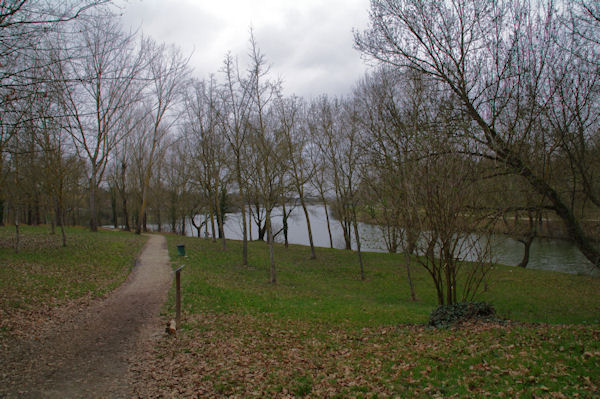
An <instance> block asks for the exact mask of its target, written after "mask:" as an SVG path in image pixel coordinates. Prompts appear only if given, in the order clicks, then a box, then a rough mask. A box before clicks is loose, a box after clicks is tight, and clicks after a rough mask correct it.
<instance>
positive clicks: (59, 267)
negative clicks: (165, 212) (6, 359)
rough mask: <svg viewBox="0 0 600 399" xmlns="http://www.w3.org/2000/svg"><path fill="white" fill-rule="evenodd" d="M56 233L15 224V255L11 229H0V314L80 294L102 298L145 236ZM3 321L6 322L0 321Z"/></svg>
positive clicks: (130, 262)
mask: <svg viewBox="0 0 600 399" xmlns="http://www.w3.org/2000/svg"><path fill="white" fill-rule="evenodd" d="M66 234H67V247H65V248H63V247H62V239H61V235H60V231H59V230H58V229H57V231H56V234H54V235H52V234H50V228H49V227H47V226H41V227H30V226H21V240H20V241H21V245H20V247H21V249H20V251H19V253H15V250H14V240H15V231H14V226H6V227H0V265H1V266H0V311H1V312H2V314H3V315H4V318H5V319H6V318H7V317H10V315H12V314H14V313H15V311H18V310H19V309H21V310H35V308H36V307H37V306H39V305H41V304H45V305H47V304H48V303H54V304H56V305H59V304H61V303H63V302H64V301H66V300H69V299H75V298H80V297H82V296H86V295H92V296H94V297H98V296H102V295H104V294H105V293H107V292H108V291H111V290H113V289H114V288H116V287H117V286H118V285H119V284H121V283H122V282H123V281H124V279H125V278H126V277H127V275H128V274H129V271H130V270H131V268H132V267H133V265H134V261H135V259H136V257H137V254H138V252H139V251H140V249H141V248H142V246H143V244H144V243H145V242H146V237H143V236H136V235H134V234H132V233H124V232H113V231H102V230H101V231H98V232H97V233H91V232H90V231H89V230H87V229H84V228H74V227H73V228H67V230H66ZM4 321H6V320H4Z"/></svg>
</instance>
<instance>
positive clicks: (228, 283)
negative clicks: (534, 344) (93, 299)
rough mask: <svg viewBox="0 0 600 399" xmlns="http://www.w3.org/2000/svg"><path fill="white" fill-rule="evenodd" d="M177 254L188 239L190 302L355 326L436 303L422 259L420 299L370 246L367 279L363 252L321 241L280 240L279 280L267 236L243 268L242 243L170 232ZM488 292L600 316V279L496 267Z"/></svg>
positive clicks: (513, 315) (541, 314) (545, 318)
mask: <svg viewBox="0 0 600 399" xmlns="http://www.w3.org/2000/svg"><path fill="white" fill-rule="evenodd" d="M168 239H169V247H170V250H171V256H172V257H173V259H174V260H175V261H177V262H179V260H178V259H177V258H176V249H175V245H176V244H179V243H184V244H185V246H186V250H187V255H188V257H187V258H185V259H184V261H183V263H185V264H186V268H185V269H184V272H183V276H184V279H183V286H184V291H185V292H186V297H185V301H184V304H185V309H186V310H187V311H189V312H192V313H198V312H203V311H207V310H209V311H222V312H239V311H241V312H244V313H250V314H253V315H260V314H271V315H274V316H276V317H279V318H284V319H293V320H306V321H316V322H319V323H330V324H334V325H338V324H344V325H347V326H351V327H370V326H373V325H394V324H398V323H424V322H426V321H427V320H428V317H429V313H430V312H431V311H432V310H433V309H434V308H435V306H436V296H435V291H434V288H433V285H432V283H431V277H430V276H429V275H428V274H427V272H426V271H425V270H424V269H423V268H421V267H419V266H418V265H416V264H415V265H414V266H413V269H412V274H413V279H414V283H415V287H416V293H417V296H418V299H419V300H418V301H417V302H412V301H411V300H410V295H409V287H408V283H407V278H406V269H405V267H404V257H403V256H402V255H398V254H385V253H365V254H364V260H365V264H366V276H367V279H366V281H361V280H360V278H359V277H360V275H359V269H358V261H357V257H356V254H355V253H352V252H349V251H344V250H330V249H325V248H317V255H318V259H317V260H309V251H308V248H306V247H303V246H295V245H291V246H290V248H289V249H285V248H284V247H283V246H276V252H275V259H276V263H277V273H278V283H277V284H276V285H272V284H270V283H269V278H268V276H269V274H268V273H269V272H268V251H267V247H266V245H265V244H264V243H262V242H252V243H250V247H249V259H250V267H242V266H240V264H241V243H240V242H236V241H230V242H228V246H229V249H228V250H227V251H222V250H220V244H219V243H217V244H213V243H212V242H210V241H206V240H201V239H197V238H182V237H176V236H169V237H168ZM487 285H488V288H487V292H483V293H482V294H481V295H480V296H479V299H480V300H484V301H487V302H490V303H492V304H493V305H494V306H495V307H496V309H497V310H498V312H499V315H500V316H501V317H505V318H510V319H511V320H515V321H524V322H545V323H578V324H593V325H598V323H599V322H600V293H599V289H600V279H598V278H593V277H586V276H577V275H568V274H561V273H554V272H546V271H540V270H527V269H521V268H517V267H508V266H495V267H494V269H493V270H492V271H491V274H490V277H489V282H488V284H487Z"/></svg>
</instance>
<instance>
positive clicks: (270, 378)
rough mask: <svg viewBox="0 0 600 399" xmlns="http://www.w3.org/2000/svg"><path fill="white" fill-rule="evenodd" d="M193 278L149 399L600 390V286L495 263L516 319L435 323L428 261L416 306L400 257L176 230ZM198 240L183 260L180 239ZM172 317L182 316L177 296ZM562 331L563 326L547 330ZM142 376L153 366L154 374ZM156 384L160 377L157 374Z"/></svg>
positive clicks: (156, 356)
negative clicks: (244, 243) (360, 262)
mask: <svg viewBox="0 0 600 399" xmlns="http://www.w3.org/2000/svg"><path fill="white" fill-rule="evenodd" d="M168 240H169V250H170V254H171V257H172V260H173V266H174V267H177V266H179V265H180V264H181V263H184V264H185V265H186V267H185V269H184V270H183V272H182V273H183V274H182V284H183V287H182V290H183V305H184V307H183V308H184V324H183V325H182V326H181V328H180V331H179V332H178V335H177V337H165V338H164V339H162V340H161V341H160V342H159V343H158V345H157V346H156V347H155V348H154V351H153V352H151V353H148V355H147V358H146V359H145V363H144V365H145V367H146V368H149V369H151V370H152V372H151V373H148V372H143V370H142V371H140V375H139V378H138V380H137V383H136V387H135V389H136V393H137V394H138V395H140V396H143V397H160V396H167V397H168V396H172V397H196V396H200V397H202V396H237V397H290V396H293V397H315V398H316V397H340V398H345V397H356V398H375V397H390V396H394V397H396V396H399V397H461V398H462V397H485V396H492V397H502V396H506V397H557V398H566V397H595V396H597V395H598V394H599V390H598V389H599V388H598V387H599V385H600V340H599V338H600V329H599V322H598V318H599V316H600V296H599V294H598V293H599V290H598V288H600V280H599V279H597V278H591V277H585V276H573V275H565V274H558V273H553V272H544V271H537V270H536V271H533V270H522V269H519V268H512V267H504V266H495V267H494V269H493V271H492V275H491V280H490V282H489V288H488V291H487V292H485V293H483V294H482V295H481V296H480V297H479V298H478V299H479V300H485V301H489V302H491V303H493V304H494V305H495V307H496V308H497V309H498V311H499V313H500V315H501V316H504V317H510V318H511V319H512V320H514V321H516V322H511V323H489V324H480V323H479V324H468V325H466V326H463V327H462V328H450V329H441V330H437V329H431V328H428V327H426V326H425V325H424V324H423V323H425V322H426V321H427V319H428V316H429V313H430V312H431V311H432V310H433V309H434V308H435V306H436V303H435V292H434V290H433V288H432V286H431V282H430V278H429V277H428V275H427V274H426V273H425V272H424V271H423V270H420V269H418V268H417V267H416V266H415V270H414V271H413V274H414V279H415V285H416V291H417V295H418V297H419V301H418V302H412V301H410V299H409V291H408V286H407V282H406V277H405V276H406V274H405V273H406V272H405V270H404V268H403V267H401V265H402V264H403V259H402V257H401V256H399V255H390V254H376V253H369V254H365V262H366V272H367V280H366V281H360V279H359V278H358V276H359V270H358V266H357V260H356V254H353V253H349V252H346V251H343V250H329V249H318V251H317V256H318V259H317V260H313V261H311V260H309V259H308V257H309V251H308V249H307V248H306V247H302V246H290V248H289V249H285V248H283V247H282V246H277V248H276V254H275V259H276V262H277V269H278V283H277V284H276V285H272V284H270V283H268V251H267V247H266V245H265V244H264V243H251V244H250V248H249V250H250V252H249V259H250V266H249V267H242V266H241V265H240V261H241V244H240V243H239V242H234V241H229V242H228V243H227V244H228V250H227V251H223V250H221V249H220V245H221V244H220V243H211V242H208V241H204V240H200V239H197V238H183V237H177V236H169V237H168ZM180 243H183V244H185V246H186V251H187V254H188V257H187V258H183V259H182V258H178V257H177V252H176V250H175V245H176V244H180ZM165 309H166V312H167V313H169V314H172V311H173V293H171V298H170V299H169V301H168V303H167V306H166V308H165ZM547 323H552V324H547ZM142 369H143V367H142ZM150 376H151V377H150Z"/></svg>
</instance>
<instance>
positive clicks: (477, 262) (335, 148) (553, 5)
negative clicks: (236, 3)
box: [0, 0, 600, 304]
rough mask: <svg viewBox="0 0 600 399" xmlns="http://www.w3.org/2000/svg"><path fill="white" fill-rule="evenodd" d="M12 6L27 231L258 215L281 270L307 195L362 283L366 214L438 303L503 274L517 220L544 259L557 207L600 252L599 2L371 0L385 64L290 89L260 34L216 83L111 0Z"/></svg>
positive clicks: (4, 93) (7, 218)
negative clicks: (333, 92)
mask: <svg viewBox="0 0 600 399" xmlns="http://www.w3.org/2000/svg"><path fill="white" fill-rule="evenodd" d="M0 7H1V9H0V36H1V37H0V39H2V40H0V45H1V46H2V48H0V59H1V60H2V64H3V66H4V68H3V72H2V75H1V77H0V79H1V83H0V85H1V86H0V93H1V97H0V106H1V110H0V115H1V123H0V125H1V131H0V154H1V159H0V213H1V214H0V221H1V222H2V223H11V224H14V225H15V226H16V231H17V237H18V226H19V224H20V223H23V222H25V223H29V224H37V223H48V224H50V225H51V226H52V228H53V229H54V226H58V227H59V228H60V227H63V226H64V225H65V224H66V223H72V224H83V223H86V224H89V226H90V228H91V229H92V230H94V231H95V230H96V229H97V228H98V226H99V225H101V224H109V225H114V227H117V228H123V229H126V230H135V231H136V232H138V233H140V232H142V231H145V230H147V229H148V226H149V225H150V224H151V225H152V226H154V229H157V230H169V231H173V232H179V233H185V229H186V228H188V226H189V225H192V226H193V228H194V229H195V232H194V233H196V234H197V235H198V236H202V235H204V236H205V237H207V238H210V239H212V240H213V241H217V240H219V241H220V242H221V244H220V245H222V248H223V249H224V250H226V249H227V241H226V237H225V228H224V224H225V219H226V217H227V213H228V212H230V211H232V210H239V212H241V215H242V217H241V221H242V222H241V224H242V226H241V227H242V229H241V230H242V242H243V245H242V248H243V251H242V254H241V262H242V264H243V265H247V264H248V263H249V260H248V251H247V243H248V240H250V239H252V238H258V239H261V240H265V239H266V241H267V243H268V247H269V250H270V275H269V278H270V280H271V281H272V282H276V281H277V273H276V272H277V270H276V262H275V259H274V252H273V243H274V240H275V237H276V236H277V237H278V236H282V241H284V242H285V244H286V245H287V217H288V216H289V213H290V211H291V209H293V208H294V207H296V206H299V207H301V208H302V212H303V214H304V217H305V219H306V224H307V227H308V228H307V232H306V234H307V236H308V240H309V243H310V248H309V251H310V254H309V256H310V257H311V258H316V256H317V254H316V252H315V248H314V243H313V239H312V231H311V224H310V213H309V211H308V204H310V203H312V202H318V203H319V204H322V205H323V206H324V209H325V214H326V218H327V225H328V226H331V224H332V223H340V225H341V227H342V231H343V237H344V241H345V246H346V248H347V249H351V248H353V247H354V248H356V249H357V258H358V271H359V273H360V276H361V278H362V279H364V278H365V273H366V271H365V265H364V264H363V259H362V255H361V251H360V242H361V237H360V231H359V229H358V222H359V221H361V220H367V221H371V222H374V223H376V224H377V225H378V226H379V228H380V229H381V230H382V233H383V237H384V240H385V244H386V247H387V249H388V250H389V251H390V252H403V253H405V254H406V258H405V259H406V264H405V268H406V272H407V277H408V281H409V284H411V279H410V271H411V269H410V267H411V266H410V262H411V259H416V260H417V262H419V263H420V264H421V265H422V266H423V267H424V268H426V269H427V271H428V272H429V273H430V275H431V277H432V280H433V282H434V284H435V286H436V289H437V292H438V301H439V303H440V304H444V303H448V304H449V303H455V302H457V301H460V300H467V299H471V298H472V297H473V295H474V294H475V293H476V292H477V291H478V290H479V289H480V288H481V286H482V284H485V278H486V275H487V273H488V271H489V267H490V266H489V265H490V263H489V262H490V260H491V259H492V255H493V248H492V247H490V240H489V235H490V234H491V233H492V232H494V231H498V229H499V228H500V229H501V230H502V231H504V232H507V233H509V234H511V235H512V236H513V237H515V238H516V239H518V240H519V241H521V242H522V243H523V244H524V248H525V251H524V253H525V255H524V257H523V261H522V262H521V263H522V265H526V264H527V259H528V253H529V248H530V246H531V242H532V241H533V238H534V237H535V236H536V235H538V234H539V231H538V230H539V222H540V220H543V218H546V220H548V219H554V220H557V221H559V222H560V223H562V224H563V225H564V226H565V230H566V234H567V237H568V239H570V240H571V241H573V242H574V243H575V244H576V245H577V247H578V248H579V250H580V251H581V252H582V253H583V254H584V255H585V256H586V258H588V259H589V260H590V261H591V262H592V263H593V264H594V265H596V266H598V267H600V251H599V249H598V246H597V242H596V241H595V239H597V237H598V231H597V229H598V223H597V222H593V220H597V217H598V207H599V206H600V200H599V198H598V197H599V196H600V191H599V187H598V181H599V180H598V176H597V175H598V173H599V172H600V168H599V166H600V164H599V161H600V151H599V150H600V149H599V145H600V142H599V138H600V135H599V134H600V125H599V115H600V113H599V105H600V102H599V101H600V100H599V99H600V96H599V95H598V94H600V93H599V91H600V85H599V80H600V70H599V68H600V62H598V60H599V59H600V57H599V55H600V54H599V49H600V46H599V45H600V29H599V28H600V9H599V8H598V5H596V4H595V3H593V2H587V1H585V0H565V1H562V2H552V1H541V0H539V1H533V0H532V1H516V0H515V1H501V2H489V1H485V0H448V1H444V2H437V1H419V0H402V1H401V0H375V1H372V2H371V5H370V11H369V12H370V26H369V28H368V29H366V30H365V31H362V32H355V42H356V47H357V49H358V50H359V51H360V52H361V53H362V54H363V55H364V56H365V57H367V58H369V59H371V60H372V61H373V62H374V63H375V65H374V67H373V68H372V69H371V71H370V72H368V73H367V74H366V75H365V76H364V77H363V78H362V79H360V80H359V81H357V82H353V83H351V82H349V85H350V84H353V89H352V91H351V94H349V95H347V96H333V97H332V96H327V95H321V96H318V97H316V98H314V99H311V100H306V99H303V98H300V97H297V96H293V95H292V96H286V95H284V93H283V87H282V86H283V84H282V82H281V81H279V80H278V79H275V78H274V77H273V76H272V74H271V73H270V70H269V66H270V65H269V62H268V60H267V58H266V57H265V55H264V54H263V53H262V52H261V50H260V48H259V45H258V43H257V41H256V39H255V37H254V34H253V32H252V31H251V32H250V39H249V44H248V50H249V51H248V55H247V56H246V57H245V58H243V59H241V60H240V59H238V58H237V57H236V56H235V55H233V54H230V53H227V54H225V56H224V58H223V62H222V65H221V66H220V68H218V70H216V71H215V72H214V74H212V75H210V76H208V77H205V78H203V79H200V78H198V77H196V76H194V74H193V71H192V70H191V68H190V67H189V65H188V57H186V56H185V55H184V54H182V52H181V51H180V50H179V49H178V48H176V47H174V46H170V45H166V44H161V43H158V42H156V41H155V40H153V39H152V38H148V37H143V36H142V35H140V34H138V33H136V32H127V31H125V30H124V29H123V28H122V27H121V26H120V25H119V23H118V18H117V17H116V16H115V15H113V13H112V9H111V8H110V5H109V4H108V3H107V2H103V1H99V2H90V1H71V2H64V3H61V6H60V7H59V6H53V8H48V5H47V3H46V2H41V1H33V0H31V1H25V0H23V1H20V2H13V3H10V2H7V3H3V4H2V6H0ZM292 78H293V77H292ZM274 212H280V213H282V214H283V227H282V229H281V230H278V231H275V227H274V225H273V222H272V219H273V215H274ZM330 212H331V213H333V214H331V213H330ZM590 221H592V222H590ZM499 226H500V227H499ZM61 231H63V244H64V245H67V237H66V236H65V234H64V229H61ZM473 233H477V234H473ZM329 237H330V245H331V246H333V241H332V238H331V228H329ZM16 247H17V249H18V239H17V243H16ZM467 254H468V256H469V259H470V260H471V261H473V262H470V263H466V262H464V260H465V259H466V258H467ZM411 255H418V256H417V257H416V258H411ZM411 286H412V284H411ZM411 291H412V290H411ZM412 297H413V299H415V298H416V294H415V293H414V291H412Z"/></svg>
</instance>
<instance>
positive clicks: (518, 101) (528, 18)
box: [356, 0, 600, 267]
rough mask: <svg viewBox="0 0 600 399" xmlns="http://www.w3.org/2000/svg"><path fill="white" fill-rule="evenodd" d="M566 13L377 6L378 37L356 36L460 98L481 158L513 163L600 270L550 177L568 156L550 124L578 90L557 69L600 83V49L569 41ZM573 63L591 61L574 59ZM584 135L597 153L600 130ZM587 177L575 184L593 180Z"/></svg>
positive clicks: (598, 258) (466, 5) (429, 4)
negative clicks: (598, 78)
mask: <svg viewBox="0 0 600 399" xmlns="http://www.w3.org/2000/svg"><path fill="white" fill-rule="evenodd" d="M585 4H587V3H585ZM583 9H584V10H585V7H583ZM560 12H561V9H560V8H559V7H558V6H557V5H555V4H554V3H553V2H550V1H549V2H545V1H541V0H540V1H531V2H523V1H516V0H515V1H507V2H502V3H497V2H488V1H482V0H469V1H463V0H451V1H446V2H437V1H420V0H376V1H372V2H371V10H370V17H371V27H370V29H368V30H367V31H365V32H364V33H362V34H356V43H357V46H358V48H359V49H360V50H361V51H363V52H364V53H365V54H366V55H369V56H371V57H373V58H374V59H376V60H379V61H381V62H384V63H386V64H389V65H392V66H395V67H399V68H410V69H413V70H417V71H419V72H421V73H423V74H426V75H427V76H430V77H432V78H435V79H437V80H438V81H440V82H442V84H443V85H444V86H445V87H446V88H447V89H449V90H450V91H451V92H452V93H454V95H455V96H456V101H457V104H459V105H460V107H461V110H462V112H463V113H464V114H465V115H467V116H468V117H469V119H470V120H471V121H472V123H473V124H474V125H476V126H477V127H478V128H477V129H469V130H468V131H467V132H466V133H467V134H466V135H465V136H464V137H463V139H464V140H465V141H467V142H469V144H470V148H469V151H470V152H471V155H472V156H474V157H479V158H488V159H491V160H495V161H496V162H501V163H503V164H504V165H505V166H506V167H507V168H508V169H510V170H511V171H512V173H513V174H514V175H516V176H520V177H521V178H523V179H525V180H526V181H527V182H528V183H529V184H530V185H531V187H532V188H533V189H534V190H535V191H536V192H537V193H539V195H541V196H543V197H545V198H547V199H548V201H549V202H550V203H551V206H552V208H553V211H554V213H555V215H556V216H557V217H559V218H560V219H561V220H562V221H563V223H564V224H565V226H566V229H567V232H568V235H569V237H570V239H571V240H572V241H573V242H574V243H575V244H576V245H577V247H578V248H579V249H580V251H581V252H582V253H583V254H584V255H585V256H586V257H587V258H588V259H589V260H590V261H591V262H592V263H593V264H595V265H596V266H598V267H600V251H599V250H598V248H596V247H595V246H594V245H593V244H592V242H591V240H590V238H589V236H588V234H586V232H585V231H584V230H583V229H582V225H581V222H580V220H579V218H577V216H576V214H575V213H574V209H573V208H572V207H571V206H570V204H569V202H568V200H567V198H565V197H564V196H563V194H562V187H561V185H560V182H556V181H554V180H553V179H552V176H551V175H549V174H548V171H551V170H552V169H553V167H554V166H555V165H554V164H555V162H554V161H555V160H556V159H557V158H560V157H561V155H560V151H559V149H560V147H559V146H558V145H556V142H555V141H554V140H553V139H552V137H551V135H550V133H551V132H552V129H550V128H549V126H548V124H547V122H546V121H544V115H545V112H546V110H548V109H553V108H554V107H553V105H552V102H553V101H554V99H555V98H556V95H557V93H558V94H560V89H559V88H561V87H569V83H570V82H569V80H568V79H564V75H563V74H562V73H558V74H556V73H555V72H556V71H557V68H556V67H555V66H556V64H558V66H559V67H560V70H561V71H569V75H571V76H573V74H577V73H584V74H588V72H587V71H589V72H591V73H592V74H596V75H597V69H596V70H595V71H594V69H593V68H592V69H591V70H590V65H592V66H593V65H597V63H595V62H594V58H589V57H591V56H592V55H593V54H596V57H597V54H598V44H597V43H596V42H595V41H593V40H588V41H586V42H585V48H586V49H587V50H586V51H587V52H583V51H582V50H581V48H580V47H579V46H583V43H582V42H581V41H576V40H570V39H569V38H572V37H573V36H572V35H571V36H569V35H563V34H562V33H561V32H562V29H564V25H563V24H561V18H558V16H559V13H560ZM591 15H594V13H593V12H592V14H591ZM594 23H596V22H594ZM596 32H597V30H596ZM596 37H597V36H596ZM575 47H577V48H578V50H577V51H571V50H573V49H574V48H575ZM573 53H578V54H587V55H584V56H583V57H572V56H569V54H573ZM595 59H596V60H597V58H595ZM590 61H591V62H590ZM565 85H566V86H565ZM596 88H597V85H596ZM592 92H593V91H592ZM571 98H573V97H571ZM598 98H599V97H598V96H597V95H595V96H593V97H589V101H590V104H591V105H592V107H591V108H589V107H586V108H587V109H589V110H590V111H591V112H593V114H594V115H596V116H594V117H593V118H592V119H593V120H597V104H598ZM571 104H573V103H571ZM580 127H581V128H583V131H582V132H581V133H582V135H581V136H580V137H583V138H584V141H583V143H584V145H585V147H586V148H587V147H590V148H593V146H594V143H595V142H597V132H598V129H597V124H596V123H588V124H580ZM569 132H576V129H572V130H571V129H569ZM573 172H578V170H577V169H574V170H573ZM577 175H579V172H578V173H577ZM577 175H573V178H578V179H583V176H581V175H579V176H577ZM586 196H588V198H589V194H587V193H586Z"/></svg>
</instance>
